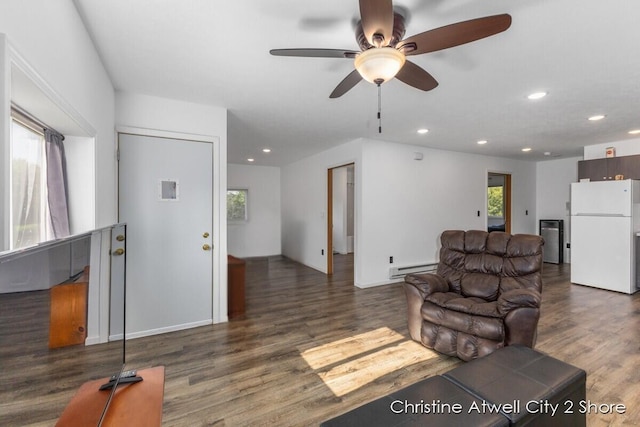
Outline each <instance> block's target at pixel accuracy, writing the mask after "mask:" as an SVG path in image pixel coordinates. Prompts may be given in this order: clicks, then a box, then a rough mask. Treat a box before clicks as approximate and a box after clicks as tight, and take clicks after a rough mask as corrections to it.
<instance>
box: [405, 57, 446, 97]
mask: <svg viewBox="0 0 640 427" xmlns="http://www.w3.org/2000/svg"><path fill="white" fill-rule="evenodd" d="M396 78H397V79H398V80H400V81H401V82H404V83H406V84H408V85H409V86H413V87H415V88H416V89H420V90H424V91H425V92H426V91H428V90H431V89H435V88H436V87H437V86H438V82H437V81H436V79H434V78H433V76H432V75H431V74H429V73H428V72H426V71H425V70H424V69H422V68H420V67H419V66H417V65H416V64H414V63H413V62H411V61H405V63H404V66H403V67H402V68H401V69H400V71H399V72H398V74H396Z"/></svg>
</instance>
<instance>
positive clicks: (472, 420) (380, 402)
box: [321, 376, 509, 427]
mask: <svg viewBox="0 0 640 427" xmlns="http://www.w3.org/2000/svg"><path fill="white" fill-rule="evenodd" d="M481 404H482V400H481V399H478V398H475V397H474V396H473V395H471V394H469V393H468V392H466V391H464V390H463V389H462V388H460V387H458V386H457V385H455V384H454V383H453V382H451V381H449V380H447V379H445V378H443V377H439V376H436V377H431V378H427V379H425V380H422V381H420V382H418V383H416V384H413V385H410V386H409V387H407V388H404V389H402V390H398V391H396V392H394V393H392V394H390V395H388V396H385V397H381V398H380V399H377V400H374V401H372V402H369V403H367V404H365V405H363V406H360V407H359V408H356V409H354V410H352V411H349V412H347V413H345V414H342V415H340V416H338V417H336V418H332V419H330V420H328V421H325V422H324V423H322V424H321V426H323V427H329V426H344V427H346V426H358V427H361V426H368V427H371V426H384V427H395V426H403V427H408V426H429V427H439V426H442V427H451V426H460V427H470V426H508V425H509V421H508V420H507V419H506V418H505V417H503V416H502V415H500V414H499V413H497V412H496V413H480V412H474V413H471V414H470V413H468V410H469V408H471V407H472V406H473V405H481Z"/></svg>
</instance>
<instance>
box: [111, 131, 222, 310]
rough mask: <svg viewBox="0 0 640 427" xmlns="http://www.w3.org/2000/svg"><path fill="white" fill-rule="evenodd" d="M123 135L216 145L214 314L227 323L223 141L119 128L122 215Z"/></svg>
mask: <svg viewBox="0 0 640 427" xmlns="http://www.w3.org/2000/svg"><path fill="white" fill-rule="evenodd" d="M120 134H129V135H138V136H148V137H154V138H167V139H177V140H184V141H195V142H206V143H211V144H212V145H213V146H212V148H213V150H212V151H213V163H212V164H213V171H212V179H213V182H212V190H213V195H212V200H213V206H212V213H213V218H212V224H213V228H212V236H211V237H212V243H213V249H212V251H213V254H212V257H213V263H212V269H213V271H212V272H211V278H212V292H211V297H212V299H213V301H212V305H211V306H212V311H213V312H212V313H211V318H212V319H213V323H221V322H227V321H228V320H229V319H228V314H227V310H228V307H227V227H226V224H227V222H226V221H227V199H226V191H227V190H226V187H227V178H226V174H225V175H223V174H222V173H221V170H220V169H221V168H220V167H216V166H217V165H218V164H217V163H216V159H220V158H223V157H226V155H224V156H222V146H221V143H220V138H219V137H217V136H214V135H200V134H193V133H183V132H173V131H165V130H159V129H148V128H139V127H132V126H116V132H115V146H116V173H115V176H116V183H115V185H116V187H115V193H116V214H117V216H119V212H120V193H119V192H120V147H119V136H120Z"/></svg>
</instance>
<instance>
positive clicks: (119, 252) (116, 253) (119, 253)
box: [113, 248, 124, 256]
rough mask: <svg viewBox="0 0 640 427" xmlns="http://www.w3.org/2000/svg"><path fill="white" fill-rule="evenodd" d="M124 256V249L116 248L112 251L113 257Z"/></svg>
mask: <svg viewBox="0 0 640 427" xmlns="http://www.w3.org/2000/svg"><path fill="white" fill-rule="evenodd" d="M123 254H124V249H122V248H118V249H116V250H115V251H113V256H120V255H123Z"/></svg>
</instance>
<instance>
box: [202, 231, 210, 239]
mask: <svg viewBox="0 0 640 427" xmlns="http://www.w3.org/2000/svg"><path fill="white" fill-rule="evenodd" d="M202 237H204V238H205V239H206V238H207V237H209V233H207V232H206V231H205V232H204V233H203V234H202Z"/></svg>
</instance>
